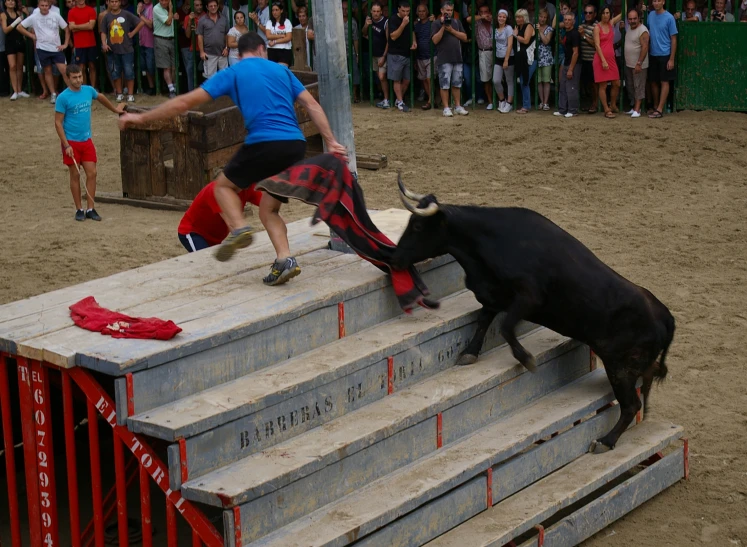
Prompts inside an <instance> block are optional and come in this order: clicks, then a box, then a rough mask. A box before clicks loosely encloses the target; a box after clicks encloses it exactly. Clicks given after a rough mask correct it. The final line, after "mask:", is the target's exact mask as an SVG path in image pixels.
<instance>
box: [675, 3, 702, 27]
mask: <svg viewBox="0 0 747 547" xmlns="http://www.w3.org/2000/svg"><path fill="white" fill-rule="evenodd" d="M674 18H675V19H681V20H682V21H688V22H691V23H697V22H698V21H702V20H703V16H702V15H701V14H700V12H699V11H698V10H697V7H696V5H695V0H688V1H687V2H686V3H685V11H683V12H682V13H680V12H677V13H675V15H674Z"/></svg>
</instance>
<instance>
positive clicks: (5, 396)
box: [0, 354, 77, 547]
mask: <svg viewBox="0 0 747 547" xmlns="http://www.w3.org/2000/svg"><path fill="white" fill-rule="evenodd" d="M63 372H66V371H63ZM63 386H64V384H63ZM0 418H1V419H2V426H3V446H4V448H5V472H6V475H5V476H6V477H7V480H8V507H9V509H10V520H9V523H8V524H9V527H10V545H11V547H21V519H20V518H19V514H20V511H19V507H18V505H19V500H18V484H17V482H16V459H15V445H14V443H13V419H12V417H11V409H10V384H9V382H8V361H7V358H6V356H5V355H3V354H0ZM76 547H77V546H76Z"/></svg>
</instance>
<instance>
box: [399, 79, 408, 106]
mask: <svg viewBox="0 0 747 547" xmlns="http://www.w3.org/2000/svg"><path fill="white" fill-rule="evenodd" d="M409 87H410V80H402V98H401V99H400V100H401V101H404V100H405V93H407V89H408V88H409Z"/></svg>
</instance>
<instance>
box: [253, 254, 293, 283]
mask: <svg viewBox="0 0 747 547" xmlns="http://www.w3.org/2000/svg"><path fill="white" fill-rule="evenodd" d="M300 273H301V267H300V266H299V265H298V262H296V259H295V258H294V257H292V256H291V257H288V258H285V259H283V260H276V261H275V262H273V264H272V267H271V268H270V274H269V275H267V276H266V277H265V278H264V279H262V282H263V283H264V284H265V285H271V286H275V285H282V284H283V283H285V282H286V281H288V280H290V279H293V278H294V277H296V276H297V275H298V274H300Z"/></svg>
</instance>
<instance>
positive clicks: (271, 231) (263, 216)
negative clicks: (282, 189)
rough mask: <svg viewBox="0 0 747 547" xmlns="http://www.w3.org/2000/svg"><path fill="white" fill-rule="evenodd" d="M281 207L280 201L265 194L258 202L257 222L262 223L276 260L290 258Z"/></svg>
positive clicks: (286, 229) (286, 230) (286, 231)
mask: <svg viewBox="0 0 747 547" xmlns="http://www.w3.org/2000/svg"><path fill="white" fill-rule="evenodd" d="M281 205H282V202H281V201H278V200H277V199H275V198H274V197H272V196H271V195H270V194H268V193H266V192H265V193H264V194H263V195H262V201H260V202H259V220H261V221H262V225H263V226H264V227H265V230H267V235H268V236H270V241H271V242H272V246H273V247H275V253H276V254H277V258H278V260H282V259H284V258H288V257H289V256H291V253H290V247H289V245H288V228H287V227H286V226H285V221H284V220H283V217H281V216H280V206H281Z"/></svg>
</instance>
